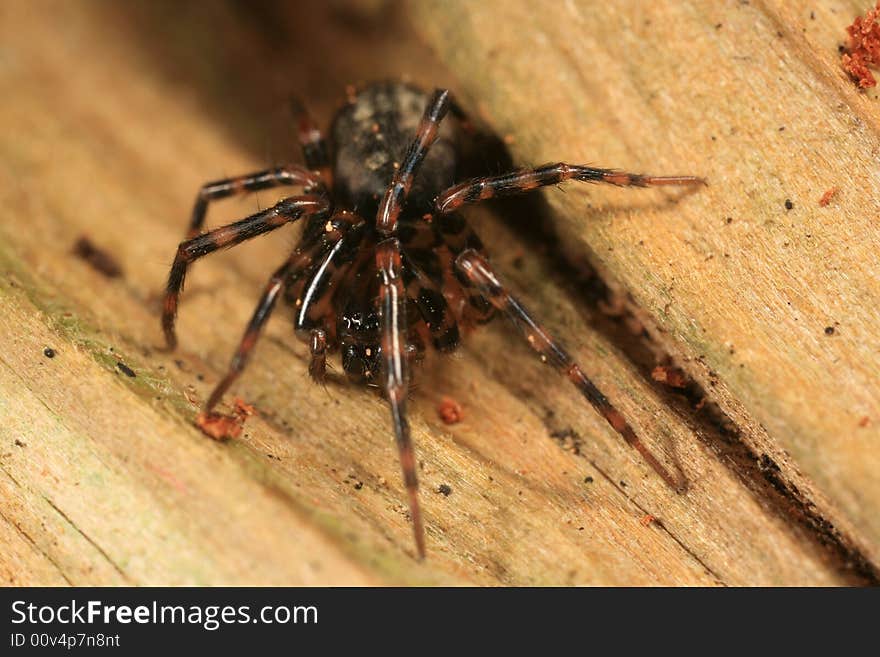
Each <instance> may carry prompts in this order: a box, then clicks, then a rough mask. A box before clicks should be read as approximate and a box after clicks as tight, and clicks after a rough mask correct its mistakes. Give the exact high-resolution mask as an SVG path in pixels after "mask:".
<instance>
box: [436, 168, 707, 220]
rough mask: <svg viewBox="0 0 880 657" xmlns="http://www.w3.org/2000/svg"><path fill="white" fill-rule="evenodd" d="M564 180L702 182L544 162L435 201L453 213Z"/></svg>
mask: <svg viewBox="0 0 880 657" xmlns="http://www.w3.org/2000/svg"><path fill="white" fill-rule="evenodd" d="M566 180H579V181H581V182H591V183H607V184H610V185H617V186H618V187H660V186H667V185H705V184H706V181H705V180H703V179H702V178H698V177H696V176H649V175H644V174H639V173H626V172H624V171H617V170H616V169H596V168H594V167H588V166H581V165H578V164H565V163H564V162H559V163H558V164H545V165H544V166H540V167H537V168H535V169H520V170H518V171H512V172H510V173H505V174H501V175H499V176H487V177H485V178H473V179H471V180H468V181H465V182H463V183H460V184H458V185H454V186H452V187H450V188H449V189H447V190H445V191H444V192H441V193H440V195H439V196H438V197H437V199H436V200H435V201H434V207H435V208H436V211H437V212H438V213H440V214H444V213H448V212H453V211H455V210H457V209H458V208H460V207H461V206H463V205H466V204H468V203H477V202H479V201H484V200H486V199H489V198H495V197H499V196H512V195H514V194H522V193H523V192H528V191H531V190H533V189H537V188H538V187H546V186H548V185H558V184H559V183H562V182H565V181H566Z"/></svg>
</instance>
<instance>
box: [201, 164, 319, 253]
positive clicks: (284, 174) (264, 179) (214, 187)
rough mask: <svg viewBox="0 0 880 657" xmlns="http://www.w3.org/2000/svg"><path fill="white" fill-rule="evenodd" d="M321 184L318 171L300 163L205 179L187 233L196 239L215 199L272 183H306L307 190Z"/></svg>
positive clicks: (264, 186)
mask: <svg viewBox="0 0 880 657" xmlns="http://www.w3.org/2000/svg"><path fill="white" fill-rule="evenodd" d="M321 184H322V181H321V179H320V178H318V177H317V176H316V175H315V174H314V173H312V172H311V171H306V170H305V169H303V168H302V167H298V166H283V167H275V168H274V169H266V170H265V171H258V172H256V173H249V174H247V175H244V176H236V177H235V178H224V179H223V180H215V181H214V182H209V183H205V184H204V185H202V187H201V189H199V193H198V194H197V195H196V202H195V204H194V205H193V209H192V217H191V218H190V221H189V230H188V231H187V233H186V237H187V239H192V238H193V237H195V236H196V235H198V234H199V233H201V232H202V226H204V224H205V215H206V213H207V212H208V204H209V203H210V202H211V201H216V200H219V199H221V198H228V197H230V196H236V195H238V194H245V193H248V192H256V191H258V190H261V189H269V188H270V187H281V186H283V185H289V186H291V187H304V188H305V189H306V191H311V190H314V189H317V188H319V187H321Z"/></svg>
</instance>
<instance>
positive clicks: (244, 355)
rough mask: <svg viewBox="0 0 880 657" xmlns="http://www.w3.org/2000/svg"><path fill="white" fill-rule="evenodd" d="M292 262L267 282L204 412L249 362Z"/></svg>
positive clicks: (219, 397) (209, 409)
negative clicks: (230, 361)
mask: <svg viewBox="0 0 880 657" xmlns="http://www.w3.org/2000/svg"><path fill="white" fill-rule="evenodd" d="M292 264H293V261H292V260H288V261H287V262H285V263H284V264H283V265H281V267H279V268H278V270H276V272H275V273H274V274H272V277H271V278H270V279H269V282H268V283H267V284H266V288H265V289H264V290H263V296H261V297H260V301H259V303H257V307H256V308H255V309H254V314H253V316H252V317H251V321H250V322H248V325H247V328H246V329H245V331H244V335H243V336H242V338H241V342H240V343H239V345H238V349H237V350H236V352H235V356H233V357H232V363H231V364H230V365H229V371H228V372H227V373H226V376H224V377H223V379H222V380H221V381H220V383H218V384H217V386H216V387H215V388H214V391H213V392H212V393H211V396H210V397H208V401H207V402H206V403H205V406H204V408H203V409H202V412H203V413H210V412H211V410H212V409H213V408H214V407H215V406H216V405H217V404H218V403H219V402H220V400H221V399H222V398H223V395H224V394H226V391H227V390H228V389H229V386H231V385H232V383H233V382H234V381H235V380H236V379H237V378H238V376H239V375H240V374H241V373H242V371H244V368H245V366H246V365H247V363H248V359H249V358H250V355H251V351H253V349H254V347H255V346H256V344H257V339H258V338H259V337H260V330H261V329H262V328H263V325H264V324H265V323H266V321H268V319H269V317H270V316H271V315H272V311H273V310H274V309H275V302H276V301H278V295H279V294H280V293H281V291H282V290H283V289H284V285H285V283H286V281H287V275H288V272H289V271H290V268H291V266H292Z"/></svg>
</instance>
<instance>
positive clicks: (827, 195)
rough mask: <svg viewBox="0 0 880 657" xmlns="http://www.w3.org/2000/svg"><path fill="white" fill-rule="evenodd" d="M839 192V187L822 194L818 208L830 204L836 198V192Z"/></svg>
mask: <svg viewBox="0 0 880 657" xmlns="http://www.w3.org/2000/svg"><path fill="white" fill-rule="evenodd" d="M839 191H840V187H832V188H831V189H829V190H827V191H826V192H825V193H824V194H822V198H820V199H819V207H820V208H824V207H825V206H826V205H828V204H829V203H831V199H833V198H834V197H835V196H837V192H839Z"/></svg>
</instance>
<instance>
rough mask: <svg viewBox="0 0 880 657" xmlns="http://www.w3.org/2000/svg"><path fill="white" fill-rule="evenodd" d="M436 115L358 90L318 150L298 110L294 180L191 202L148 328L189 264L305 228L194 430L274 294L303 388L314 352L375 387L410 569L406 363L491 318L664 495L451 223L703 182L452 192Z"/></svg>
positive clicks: (601, 405)
mask: <svg viewBox="0 0 880 657" xmlns="http://www.w3.org/2000/svg"><path fill="white" fill-rule="evenodd" d="M450 106H451V101H450V98H449V92H448V91H446V90H436V91H435V92H434V93H433V94H432V95H430V96H428V95H427V94H425V93H424V92H422V91H421V90H419V89H418V88H416V87H413V86H411V85H407V84H403V83H396V82H383V83H376V84H372V85H369V86H367V87H364V88H363V89H362V90H360V91H359V92H356V93H354V94H352V95H351V96H350V98H349V102H348V103H347V104H346V105H345V106H344V107H343V108H342V109H341V110H340V111H339V112H338V113H337V114H336V117H335V119H334V121H333V127H332V131H331V134H332V143H331V144H330V145H329V147H328V144H327V143H326V142H325V141H324V139H323V137H322V136H321V133H320V131H318V130H317V129H316V128H315V126H314V125H313V124H312V122H311V120H310V119H309V117H308V115H307V114H306V113H305V111H303V110H302V109H301V108H299V106H297V114H298V119H299V136H300V142H301V144H302V148H303V154H304V158H305V165H306V166H305V167H302V166H296V165H293V166H286V167H278V168H275V169H270V170H267V171H261V172H259V173H255V174H251V175H247V176H241V177H238V178H230V179H226V180H220V181H217V182H213V183H208V184H207V185H205V186H204V187H202V189H201V190H200V192H199V194H198V197H197V199H196V204H195V207H194V209H193V214H192V219H191V222H190V229H189V234H188V239H187V240H186V241H184V242H183V243H181V244H180V246H179V247H178V250H177V256H176V257H175V259H174V264H173V265H172V267H171V274H170V276H169V280H168V287H167V291H166V296H165V306H164V312H163V317H162V324H163V327H164V330H165V337H166V340H167V342H168V345H169V347H174V346H175V344H176V337H175V332H174V318H175V315H176V312H177V305H178V298H179V296H180V292H181V290H182V289H183V283H184V277H185V275H186V268H187V266H188V265H189V263H191V262H192V261H194V260H196V259H197V258H200V257H202V256H204V255H207V254H209V253H212V252H213V251H216V250H217V249H220V248H224V247H230V246H234V245H236V244H239V243H241V242H243V241H245V240H247V239H249V238H251V237H255V236H257V235H261V234H263V233H266V232H269V231H271V230H273V229H275V228H278V227H279V226H282V225H284V224H287V223H289V222H293V221H296V220H298V219H304V220H305V222H306V226H305V228H304V230H303V233H302V237H301V238H300V240H299V243H298V244H297V246H296V248H295V249H294V250H293V253H292V254H291V255H290V257H289V258H288V259H287V260H286V261H285V262H284V263H283V264H282V265H281V267H279V268H278V269H277V270H276V271H275V273H274V274H273V275H272V277H271V278H270V280H269V283H268V284H267V286H266V289H265V291H264V292H263V296H262V298H261V299H260V301H259V303H258V305H257V308H256V310H255V312H254V315H253V317H252V318H251V321H250V323H249V325H248V327H247V329H246V331H245V334H244V337H243V338H242V340H241V343H240V345H239V348H238V351H237V352H236V354H235V356H234V357H233V360H232V365H231V367H230V369H229V372H228V373H227V375H226V376H225V377H224V378H223V379H222V380H221V381H220V383H219V384H218V385H217V387H216V388H215V389H214V391H213V393H212V394H211V396H210V398H209V399H208V401H207V403H206V404H205V408H204V409H203V413H202V416H203V417H204V416H207V415H210V414H211V413H212V411H213V409H214V407H215V406H216V405H217V403H218V402H219V401H220V399H221V398H222V397H223V394H224V393H225V392H226V390H227V389H228V388H229V386H230V385H231V384H232V382H233V381H234V380H235V379H236V378H237V377H238V375H239V374H240V373H241V371H242V370H243V369H244V366H245V364H246V362H247V359H248V357H249V355H250V353H251V351H252V350H253V347H254V345H255V344H256V341H257V338H258V336H259V332H260V329H261V327H262V326H263V324H264V323H265V322H266V320H267V319H268V317H269V315H270V314H271V312H272V310H273V308H274V307H275V304H276V302H277V300H278V297H279V295H281V294H282V292H284V298H285V300H286V301H287V302H288V303H289V304H290V305H291V306H292V307H293V308H294V328H295V331H296V335H297V337H299V338H300V339H301V340H303V341H305V342H306V343H307V344H308V345H309V350H310V352H311V362H310V364H309V373H310V375H311V376H312V378H313V379H315V380H317V381H321V380H323V379H324V376H325V367H326V356H327V353H328V352H335V351H339V352H340V356H341V360H342V367H343V370H344V371H345V373H346V375H347V376H348V378H349V379H350V380H352V381H354V382H357V383H366V384H370V385H375V386H378V387H379V388H380V389H381V390H382V392H383V393H384V395H385V397H386V398H387V400H388V403H389V405H390V407H391V415H392V422H393V425H394V432H395V437H396V439H397V445H398V449H399V452H400V460H401V466H402V468H403V475H404V482H405V484H406V487H407V490H408V493H409V505H410V512H411V515H412V521H413V529H414V533H415V539H416V546H417V549H418V552H419V555H420V556H421V555H424V550H425V547H424V529H423V527H422V521H421V514H420V512H419V505H418V499H417V495H416V492H417V483H416V473H415V456H414V453H413V447H412V443H411V441H410V432H409V424H408V422H407V416H406V396H407V392H408V390H409V370H410V364H411V361H413V360H414V359H417V358H419V357H420V355H421V354H422V353H423V352H424V350H425V349H427V348H429V347H430V348H433V349H436V350H438V351H441V352H448V351H451V350H453V349H455V348H456V347H457V346H458V344H459V341H460V338H461V333H462V331H461V329H462V328H464V327H470V326H473V325H475V324H478V323H480V322H483V321H486V320H488V319H489V318H490V317H491V316H492V314H493V313H494V312H495V311H496V310H501V311H504V312H505V313H506V314H507V315H508V316H509V317H510V319H511V320H512V321H513V323H514V324H515V325H516V326H517V328H518V329H519V330H520V331H521V333H522V334H523V335H524V336H525V338H526V340H527V341H528V343H529V345H530V346H531V347H532V348H533V349H534V350H535V351H536V352H538V354H539V355H540V356H541V360H543V361H544V362H547V363H548V364H550V365H552V366H553V367H555V368H556V369H557V370H559V371H560V372H561V373H562V374H564V375H565V376H566V377H567V378H568V379H569V380H570V381H571V382H572V383H574V385H575V386H576V387H577V388H578V389H579V390H580V392H581V393H582V394H583V395H584V397H586V398H587V400H588V401H589V402H590V403H591V404H592V405H593V407H595V408H596V410H597V411H598V412H599V413H601V414H602V415H603V416H604V417H605V418H606V419H607V421H608V422H609V423H610V424H611V426H612V427H614V429H615V430H616V431H617V432H618V433H619V434H620V435H621V436H622V437H623V438H624V439H625V440H626V442H627V443H628V444H630V445H631V446H633V447H635V448H636V449H638V450H639V452H640V453H641V454H642V456H643V457H644V458H645V459H646V460H647V461H648V462H649V463H650V465H651V466H652V467H653V468H654V469H655V470H656V471H657V473H658V474H659V475H660V476H661V477H663V479H664V480H665V481H666V482H667V483H668V484H669V485H671V486H673V487H674V486H675V485H676V482H675V479H674V478H673V477H672V476H671V475H670V474H669V472H668V471H667V470H666V469H665V468H664V467H663V466H662V465H661V464H660V463H659V462H658V461H657V460H656V459H655V458H654V456H653V455H652V454H651V453H650V452H648V451H647V449H646V448H645V447H644V446H643V444H642V443H641V441H640V440H639V439H638V438H637V437H636V435H635V433H634V432H633V431H632V429H631V428H630V426H629V425H628V424H627V422H626V420H625V419H624V418H623V416H622V415H621V414H620V413H619V412H618V411H617V410H616V409H615V408H614V406H612V404H611V403H610V402H609V401H608V399H607V398H606V397H605V396H604V395H603V394H602V393H601V392H600V391H599V390H598V389H597V388H596V386H595V385H593V383H592V382H591V381H590V380H589V379H588V378H587V376H586V375H585V374H584V373H583V371H582V370H581V369H580V367H579V366H578V365H577V363H575V362H574V360H572V358H571V356H569V355H568V353H567V352H566V351H565V350H564V349H563V348H562V346H560V345H559V343H557V342H556V341H555V340H554V339H553V338H552V337H551V336H550V334H549V333H548V332H547V331H546V330H545V329H543V328H542V327H541V325H540V324H538V323H537V321H536V320H535V319H534V318H533V317H532V315H531V314H529V312H528V311H527V310H526V309H525V307H523V305H522V304H521V303H520V302H519V301H517V300H516V299H515V298H514V297H513V296H512V295H511V294H510V293H509V292H508V291H507V289H506V287H505V286H504V285H503V284H502V283H501V281H500V279H499V277H498V275H497V274H496V273H495V271H494V269H493V268H492V266H491V265H490V263H489V260H488V257H487V255H486V253H485V250H484V248H483V244H482V243H481V242H480V239H479V238H478V237H477V235H476V234H475V233H474V232H473V231H472V230H471V228H470V226H469V225H468V223H467V222H466V221H465V219H464V217H463V216H462V215H461V214H459V213H458V210H459V209H460V208H461V207H462V206H463V205H466V204H470V203H476V202H479V201H482V200H484V199H488V198H493V197H499V196H509V195H513V194H519V193H522V192H527V191H529V190H532V189H536V188H538V187H542V186H546V185H556V184H558V183H561V182H563V181H566V180H580V181H585V182H604V183H610V184H613V185H621V186H639V187H644V186H651V185H691V184H699V183H701V182H702V181H701V180H700V179H699V178H695V177H693V176H645V175H638V174H631V173H624V172H620V171H616V170H612V169H597V168H593V167H587V166H579V165H569V164H563V163H559V164H553V165H545V166H542V167H538V168H535V169H522V170H519V171H514V172H511V173H508V174H503V175H498V176H489V177H484V178H475V179H472V180H469V181H467V182H464V183H460V184H454V182H455V174H456V168H457V165H458V159H459V155H458V154H459V147H458V139H459V135H458V134H457V130H456V122H455V121H454V120H450V121H445V122H444V121H443V118H444V117H445V115H446V114H447V113H448V111H449V109H450ZM279 185H290V186H293V187H300V188H301V189H302V193H301V194H300V195H297V196H290V197H288V198H285V199H284V200H282V201H281V202H279V203H277V204H276V205H274V206H272V207H271V208H268V209H267V210H263V211H262V212H258V213H257V214H254V215H251V216H250V217H247V218H245V219H242V220H241V221H238V222H235V223H233V224H230V225H228V226H225V227H222V228H217V229H215V230H211V231H208V232H205V233H202V226H203V223H204V219H205V212H206V210H207V206H208V203H209V202H210V201H212V200H215V199H219V198H224V197H227V196H232V195H233V194H238V193H243V192H249V191H255V190H259V189H265V188H268V187H274V186H279Z"/></svg>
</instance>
